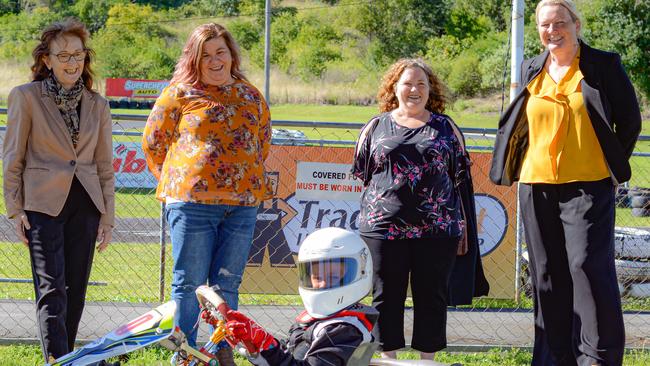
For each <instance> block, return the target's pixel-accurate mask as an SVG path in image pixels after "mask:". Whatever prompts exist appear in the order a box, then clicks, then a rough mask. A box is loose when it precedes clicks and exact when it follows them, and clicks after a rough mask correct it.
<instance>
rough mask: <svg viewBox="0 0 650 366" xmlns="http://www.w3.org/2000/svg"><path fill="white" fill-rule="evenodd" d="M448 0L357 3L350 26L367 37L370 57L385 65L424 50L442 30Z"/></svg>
mask: <svg viewBox="0 0 650 366" xmlns="http://www.w3.org/2000/svg"><path fill="white" fill-rule="evenodd" d="M447 14H448V4H447V2H446V1H442V0H375V1H371V2H368V3H367V4H363V5H360V6H359V11H358V14H355V16H357V17H358V19H357V21H356V24H354V26H356V27H357V29H358V30H359V31H360V32H361V33H363V34H365V35H367V36H368V37H369V38H370V40H371V42H372V43H371V45H370V47H369V50H368V51H369V52H368V53H369V56H370V61H371V62H372V63H374V64H376V65H380V66H383V65H387V64H390V63H392V62H393V61H395V60H397V59H398V58H401V57H412V56H414V55H416V54H419V53H422V52H424V51H425V49H426V48H425V47H426V40H427V39H430V38H432V37H437V36H440V35H442V34H443V31H444V25H445V22H446V15H447Z"/></svg>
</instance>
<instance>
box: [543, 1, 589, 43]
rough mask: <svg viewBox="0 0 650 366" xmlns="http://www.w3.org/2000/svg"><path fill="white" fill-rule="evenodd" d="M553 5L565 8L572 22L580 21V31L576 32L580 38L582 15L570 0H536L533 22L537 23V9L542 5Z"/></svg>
mask: <svg viewBox="0 0 650 366" xmlns="http://www.w3.org/2000/svg"><path fill="white" fill-rule="evenodd" d="M553 5H557V6H561V7H563V8H565V9H566V10H567V11H568V12H569V16H571V20H573V22H574V23H576V22H579V23H580V31H579V32H578V38H582V26H583V21H582V16H580V12H579V11H578V8H577V7H576V4H575V3H574V2H573V1H571V0H542V1H540V2H538V3H537V7H536V8H535V23H537V24H539V11H540V10H541V9H542V8H543V7H544V6H553Z"/></svg>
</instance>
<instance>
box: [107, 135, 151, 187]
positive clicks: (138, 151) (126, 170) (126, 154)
mask: <svg viewBox="0 0 650 366" xmlns="http://www.w3.org/2000/svg"><path fill="white" fill-rule="evenodd" d="M113 171H114V172H115V187H116V188H156V186H157V185H158V182H157V181H156V178H154V176H153V175H152V174H151V173H150V172H149V169H147V161H146V160H145V159H144V153H143V152H142V145H140V143H139V142H113Z"/></svg>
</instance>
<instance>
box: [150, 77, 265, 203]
mask: <svg viewBox="0 0 650 366" xmlns="http://www.w3.org/2000/svg"><path fill="white" fill-rule="evenodd" d="M270 143H271V117H270V113H269V108H268V105H267V104H266V101H265V100H264V97H263V96H262V95H261V94H260V92H259V90H257V89H256V88H255V87H254V86H253V85H251V84H250V83H248V82H246V81H243V80H236V81H235V82H234V83H233V84H231V85H226V86H219V87H218V86H207V85H197V86H190V85H187V84H173V85H170V86H168V87H167V88H166V89H165V90H163V92H162V94H161V95H160V97H158V100H157V101H156V104H155V106H154V108H153V110H152V111H151V114H150V115H149V119H148V120H147V125H146V127H145V129H144V133H143V137H142V150H143V152H144V155H145V157H146V159H147V164H148V165H149V170H151V172H152V173H153V175H154V176H155V177H156V179H158V189H157V190H156V197H157V198H158V199H159V200H161V201H165V200H166V199H168V198H169V199H170V200H178V201H184V202H195V203H205V204H223V205H237V206H256V205H258V204H260V202H261V201H263V200H265V199H267V198H269V196H270V195H271V192H272V190H271V189H270V184H269V182H268V181H267V180H266V179H265V174H264V160H265V159H266V157H267V155H268V153H269V148H270Z"/></svg>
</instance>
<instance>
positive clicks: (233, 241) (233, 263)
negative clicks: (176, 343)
mask: <svg viewBox="0 0 650 366" xmlns="http://www.w3.org/2000/svg"><path fill="white" fill-rule="evenodd" d="M165 218H166V219H167V223H168V224H169V228H170V230H171V239H172V257H173V259H174V266H173V279H172V299H173V300H175V301H176V303H177V305H178V308H177V310H176V317H175V323H176V325H178V326H179V327H180V328H181V330H182V331H183V333H185V334H186V335H187V338H188V343H189V344H190V345H191V346H193V347H195V346H196V333H197V332H196V329H194V325H195V324H196V322H197V319H198V317H199V303H198V301H197V299H196V295H195V294H194V291H195V290H196V288H197V287H199V286H201V285H204V284H205V283H206V281H207V282H208V283H209V284H210V286H214V285H218V286H219V287H220V288H221V291H222V293H223V297H224V299H225V300H226V302H227V303H228V305H230V307H231V308H233V309H237V303H238V295H239V285H240V284H241V281H242V275H243V273H244V269H245V267H246V260H247V258H248V252H249V250H250V247H251V242H252V240H253V229H254V228H255V221H256V219H257V207H247V206H229V205H209V204H200V203H191V202H174V203H170V204H169V205H167V206H166V207H165Z"/></svg>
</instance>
